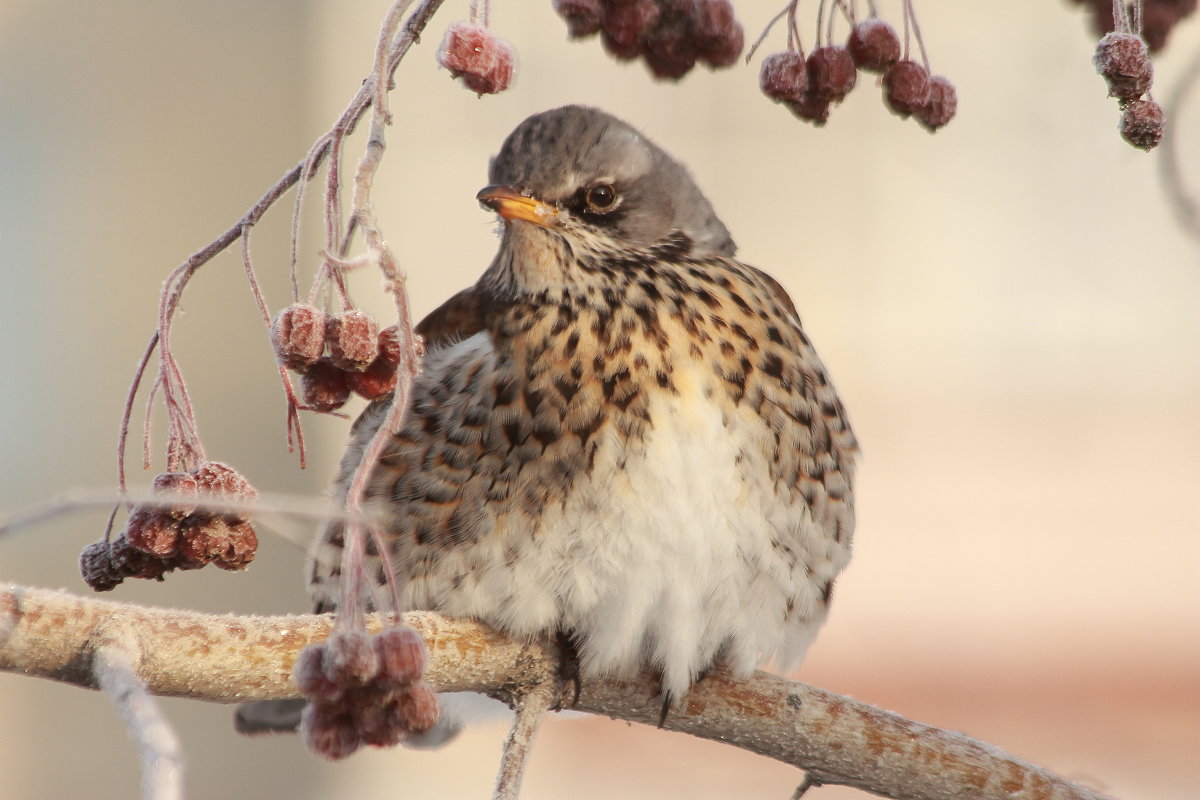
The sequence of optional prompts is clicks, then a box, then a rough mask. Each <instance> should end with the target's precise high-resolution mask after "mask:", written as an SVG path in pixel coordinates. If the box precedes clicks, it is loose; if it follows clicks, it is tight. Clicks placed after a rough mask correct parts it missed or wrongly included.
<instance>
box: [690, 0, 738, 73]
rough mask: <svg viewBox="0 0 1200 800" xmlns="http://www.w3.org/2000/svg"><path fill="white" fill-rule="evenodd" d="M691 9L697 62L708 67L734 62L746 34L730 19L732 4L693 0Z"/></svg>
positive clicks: (734, 20) (723, 65) (732, 14)
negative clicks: (698, 60)
mask: <svg viewBox="0 0 1200 800" xmlns="http://www.w3.org/2000/svg"><path fill="white" fill-rule="evenodd" d="M693 8H694V11H693V36H694V37H695V40H696V50H697V51H698V52H699V54H700V58H701V60H703V61H704V62H705V63H707V64H708V65H709V66H711V67H728V66H731V65H733V64H734V63H736V62H737V60H738V56H740V55H741V54H742V47H743V46H744V45H745V43H746V33H745V31H743V30H742V24H741V23H740V22H738V21H737V19H736V18H735V17H734V13H733V4H732V3H731V2H729V0H697V2H696V4H695V5H694V7H693Z"/></svg>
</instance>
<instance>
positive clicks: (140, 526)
mask: <svg viewBox="0 0 1200 800" xmlns="http://www.w3.org/2000/svg"><path fill="white" fill-rule="evenodd" d="M124 536H125V538H126V540H128V542H129V546H130V547H132V548H134V549H135V550H141V551H142V552H143V553H149V554H150V555H152V556H157V557H159V558H169V557H171V556H173V555H175V548H176V546H177V544H178V540H179V521H178V520H176V519H173V518H172V517H171V515H169V514H166V513H163V512H162V511H159V510H158V509H154V508H145V507H143V506H137V507H135V508H134V509H133V513H132V514H130V515H129V520H128V521H127V522H126V523H125V531H124Z"/></svg>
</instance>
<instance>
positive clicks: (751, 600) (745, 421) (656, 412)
mask: <svg viewBox="0 0 1200 800" xmlns="http://www.w3.org/2000/svg"><path fill="white" fill-rule="evenodd" d="M710 376H711V373H709V375H700V374H695V375H691V376H689V375H685V374H680V372H678V371H677V372H676V373H675V375H674V376H673V377H674V378H675V381H676V387H677V388H678V389H679V392H680V395H679V396H671V397H668V396H666V395H665V394H664V395H661V396H659V397H657V398H656V399H655V400H654V401H653V402H652V403H651V406H650V408H649V411H650V418H651V420H653V425H652V428H651V430H650V432H649V433H648V434H647V436H646V438H645V440H644V441H643V442H641V443H639V444H636V445H632V446H630V447H622V446H621V445H620V443H619V442H618V441H617V439H616V438H615V437H611V436H610V438H609V439H607V440H606V441H605V442H604V443H603V444H602V446H601V448H600V450H599V451H598V452H597V454H596V459H595V463H594V468H593V470H592V472H591V474H590V475H589V476H588V477H586V478H585V477H581V478H580V479H579V480H578V482H577V483H576V484H575V486H574V489H573V491H572V493H571V495H570V497H569V498H568V500H567V501H566V502H565V503H561V504H553V505H552V506H551V507H548V508H546V509H545V510H544V514H543V517H542V520H541V526H540V530H539V533H538V534H537V535H536V537H534V538H533V539H532V540H531V539H529V536H528V532H526V533H525V534H524V536H521V535H520V533H519V532H513V533H515V534H516V536H517V537H518V538H519V539H520V540H521V541H522V542H523V543H522V545H521V548H520V554H519V557H518V558H516V559H505V558H503V557H502V555H501V553H499V552H496V553H494V554H491V555H485V554H483V553H479V554H477V555H478V556H479V557H478V558H476V559H473V560H474V561H475V563H476V565H477V566H476V569H475V571H474V575H473V578H474V579H473V580H472V581H470V585H462V586H460V587H458V589H457V590H456V591H455V592H453V593H447V594H443V595H442V598H443V601H442V602H441V603H439V604H438V605H439V607H440V610H442V611H443V612H445V613H448V614H451V615H469V616H475V617H477V618H480V619H483V620H484V621H486V622H489V623H491V624H493V625H496V626H497V627H500V628H501V629H503V630H506V631H508V632H510V633H513V634H518V635H521V634H528V635H533V634H539V633H544V632H547V631H552V630H555V629H563V630H573V631H575V632H576V634H577V636H578V647H579V655H580V660H581V667H582V670H583V673H584V675H585V676H586V675H605V674H622V673H629V672H632V671H635V670H637V669H639V668H641V667H642V666H643V665H644V664H646V663H650V664H652V665H653V666H655V667H656V668H658V669H659V670H661V671H662V673H663V688H664V689H665V690H666V691H667V692H669V693H670V694H672V695H674V696H679V695H681V694H682V693H683V692H685V691H686V690H687V688H688V686H690V685H691V683H692V682H693V681H694V680H695V678H696V676H697V674H698V673H699V672H701V671H702V670H704V669H705V668H707V667H708V666H709V665H710V664H711V663H712V662H713V660H714V658H715V657H717V656H718V654H719V655H720V657H721V659H722V661H724V662H726V663H728V664H729V665H730V666H731V667H733V669H734V670H735V672H737V673H740V674H746V673H749V672H750V671H751V670H753V669H754V667H755V666H756V665H757V664H759V663H760V662H761V661H763V660H765V659H767V658H770V657H771V656H772V655H778V656H779V657H780V660H781V661H782V662H788V663H796V662H798V661H799V659H800V657H802V656H803V652H804V649H805V648H806V647H807V645H808V643H809V641H810V640H811V638H812V636H813V635H814V634H815V633H816V630H817V628H818V627H819V626H820V624H821V622H822V621H823V618H824V607H823V604H822V603H821V602H820V601H819V588H818V586H819V585H818V582H817V580H816V579H815V578H810V577H809V576H810V574H811V572H812V571H811V570H810V569H809V568H808V567H807V566H806V564H807V563H808V562H811V561H812V560H814V559H816V560H822V559H823V558H824V557H825V556H826V554H825V553H824V551H823V548H821V547H819V543H820V542H822V541H823V540H826V539H827V537H824V536H820V535H819V533H820V532H819V531H817V530H815V528H814V523H813V521H812V518H811V515H810V514H809V511H808V508H807V507H806V506H804V505H803V503H802V502H799V501H794V500H785V499H783V498H780V497H777V496H776V493H775V491H774V488H773V486H772V484H771V479H770V470H769V464H768V463H767V456H766V453H768V452H769V448H768V446H767V442H766V441H765V440H766V439H768V438H769V437H770V436H771V434H770V432H769V431H768V429H767V428H766V426H765V425H764V424H763V423H762V422H761V421H760V419H759V418H758V417H757V416H756V415H754V414H753V412H751V411H749V410H748V409H745V408H734V407H733V406H732V405H730V404H726V406H725V413H726V414H728V416H729V422H730V424H729V425H726V422H725V420H723V418H722V408H721V407H720V406H719V405H718V404H717V403H716V402H714V401H712V400H710V399H708V398H706V397H705V393H704V391H703V389H704V384H703V382H702V381H704V380H705V379H708V380H713V378H712V377H710ZM713 394H714V396H719V394H718V393H715V392H714V393H713ZM760 439H761V440H760ZM497 532H499V531H497ZM493 538H494V540H495V541H496V542H497V543H498V542H499V541H500V539H501V538H505V537H493ZM779 540H782V541H785V542H788V543H790V549H791V550H792V552H793V554H796V553H798V554H799V556H800V558H798V559H797V558H795V557H791V558H789V557H788V556H787V555H786V554H785V553H784V551H783V550H782V549H781V548H779V547H777V546H775V544H773V542H776V541H779ZM810 543H811V546H810ZM485 547H486V545H485ZM810 550H811V553H810ZM843 563H844V560H843ZM829 566H831V567H832V569H833V571H834V572H836V571H838V570H840V568H841V566H842V564H836V565H829ZM818 572H820V573H825V572H828V570H827V569H822V570H818Z"/></svg>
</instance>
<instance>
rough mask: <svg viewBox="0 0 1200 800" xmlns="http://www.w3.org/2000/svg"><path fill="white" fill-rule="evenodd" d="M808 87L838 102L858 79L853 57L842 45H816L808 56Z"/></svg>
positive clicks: (831, 100) (829, 99) (833, 101)
mask: <svg viewBox="0 0 1200 800" xmlns="http://www.w3.org/2000/svg"><path fill="white" fill-rule="evenodd" d="M806 66H807V68H808V89H809V91H811V92H812V93H813V94H815V95H817V96H818V97H823V98H825V99H826V100H828V101H829V102H831V103H837V102H840V101H841V100H842V99H843V98H844V97H845V96H846V95H847V94H849V93H850V90H851V89H853V88H854V84H855V82H856V81H857V79H858V74H857V73H856V72H855V69H854V59H852V58H851V57H850V51H849V50H847V49H846V48H844V47H837V46H829V47H818V48H817V49H816V50H813V51H812V52H811V53H810V54H809V56H808V62H807V64H806Z"/></svg>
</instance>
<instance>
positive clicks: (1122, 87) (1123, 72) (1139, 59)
mask: <svg viewBox="0 0 1200 800" xmlns="http://www.w3.org/2000/svg"><path fill="white" fill-rule="evenodd" d="M1092 63H1093V64H1094V65H1095V66H1096V72H1099V73H1100V74H1101V75H1103V76H1104V79H1105V80H1107V81H1108V95H1109V97H1116V98H1118V99H1120V100H1136V99H1138V98H1139V97H1141V96H1142V95H1144V94H1145V93H1146V91H1147V90H1148V89H1149V88H1150V84H1151V83H1152V82H1153V80H1154V65H1153V64H1151V63H1150V56H1149V54H1148V53H1147V52H1146V43H1145V42H1144V41H1142V40H1141V38H1139V37H1137V36H1134V35H1133V34H1131V33H1109V34H1105V36H1104V38H1102V39H1101V40H1100V41H1099V43H1098V44H1097V45H1096V55H1095V56H1093V58H1092Z"/></svg>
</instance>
